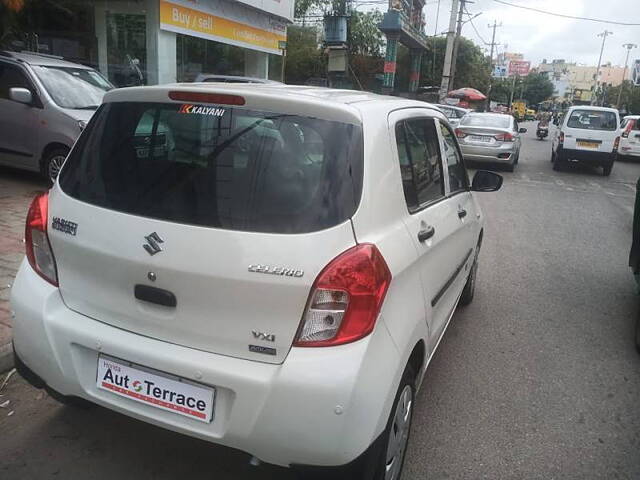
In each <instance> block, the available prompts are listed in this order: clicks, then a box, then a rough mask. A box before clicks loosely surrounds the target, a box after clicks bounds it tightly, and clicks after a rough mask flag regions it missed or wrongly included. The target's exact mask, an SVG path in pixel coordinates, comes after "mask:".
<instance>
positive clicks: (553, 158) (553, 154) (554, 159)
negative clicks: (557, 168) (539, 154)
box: [551, 148, 556, 163]
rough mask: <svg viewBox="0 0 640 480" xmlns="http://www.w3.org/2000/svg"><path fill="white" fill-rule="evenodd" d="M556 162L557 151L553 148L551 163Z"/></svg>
mask: <svg viewBox="0 0 640 480" xmlns="http://www.w3.org/2000/svg"><path fill="white" fill-rule="evenodd" d="M555 161H556V151H555V150H554V149H553V148H552V149H551V163H553V162H555Z"/></svg>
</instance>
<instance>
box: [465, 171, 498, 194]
mask: <svg viewBox="0 0 640 480" xmlns="http://www.w3.org/2000/svg"><path fill="white" fill-rule="evenodd" d="M501 186H502V177H501V176H500V175H498V174H497V173H493V172H487V171H486V170H478V171H477V172H476V174H475V175H474V176H473V182H471V190H472V191H473V192H495V191H497V190H500V187H501Z"/></svg>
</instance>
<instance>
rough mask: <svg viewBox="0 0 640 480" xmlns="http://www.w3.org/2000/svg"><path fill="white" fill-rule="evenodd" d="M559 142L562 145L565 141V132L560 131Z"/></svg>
mask: <svg viewBox="0 0 640 480" xmlns="http://www.w3.org/2000/svg"><path fill="white" fill-rule="evenodd" d="M558 143H560V145H562V144H563V143H564V132H560V136H559V137H558Z"/></svg>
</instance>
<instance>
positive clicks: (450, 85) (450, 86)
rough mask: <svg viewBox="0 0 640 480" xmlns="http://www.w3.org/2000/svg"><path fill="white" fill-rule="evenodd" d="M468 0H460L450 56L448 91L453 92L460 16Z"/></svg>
mask: <svg viewBox="0 0 640 480" xmlns="http://www.w3.org/2000/svg"><path fill="white" fill-rule="evenodd" d="M467 1H468V0H460V11H459V13H458V26H457V27H456V36H455V39H454V41H453V54H452V56H451V75H450V77H449V87H448V88H449V90H453V82H454V80H455V78H456V65H457V63H458V49H459V47H460V35H462V16H463V15H464V4H465V3H466V2H467Z"/></svg>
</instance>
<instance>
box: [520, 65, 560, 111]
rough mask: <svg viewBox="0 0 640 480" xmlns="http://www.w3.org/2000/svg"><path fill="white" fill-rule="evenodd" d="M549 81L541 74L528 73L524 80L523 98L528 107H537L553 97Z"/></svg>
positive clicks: (552, 89) (552, 88)
mask: <svg viewBox="0 0 640 480" xmlns="http://www.w3.org/2000/svg"><path fill="white" fill-rule="evenodd" d="M553 91H554V87H553V83H552V82H551V80H549V79H548V78H547V76H546V75H544V74H542V73H530V74H529V75H527V76H526V77H525V78H524V91H523V97H524V99H525V100H526V101H527V103H528V104H529V105H537V104H539V103H541V102H543V101H544V100H547V99H548V98H549V97H551V96H552V95H553Z"/></svg>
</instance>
